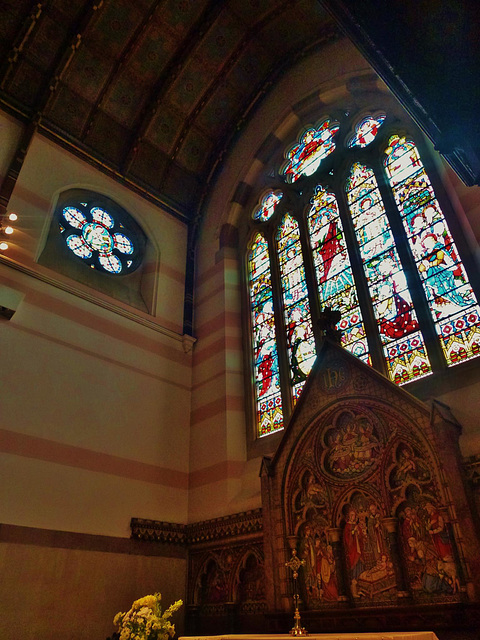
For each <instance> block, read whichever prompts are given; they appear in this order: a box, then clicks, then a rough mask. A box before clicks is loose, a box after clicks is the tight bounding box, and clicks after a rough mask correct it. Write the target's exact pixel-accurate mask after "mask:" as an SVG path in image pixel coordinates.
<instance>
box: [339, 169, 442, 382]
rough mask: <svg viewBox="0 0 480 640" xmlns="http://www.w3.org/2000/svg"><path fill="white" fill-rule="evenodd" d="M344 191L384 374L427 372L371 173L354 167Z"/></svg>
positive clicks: (401, 376) (398, 376)
mask: <svg viewBox="0 0 480 640" xmlns="http://www.w3.org/2000/svg"><path fill="white" fill-rule="evenodd" d="M345 188H346V191H347V199H348V204H349V207H350V213H351V216H352V221H353V226H354V227H355V234H356V237H357V241H358V246H359V249H360V255H361V258H362V262H363V266H364V269H365V275H366V278H367V282H368V287H369V291H370V296H371V299H372V304H373V311H374V314H375V318H376V320H377V322H378V328H379V332H380V337H381V340H382V344H383V350H384V354H385V360H386V363H387V370H388V374H389V376H390V379H391V380H393V381H394V382H397V383H402V382H403V383H404V382H408V381H410V380H413V379H414V378H418V377H420V376H421V375H426V374H428V373H430V371H431V367H430V363H429V360H428V356H427V353H426V350H425V343H424V340H423V336H422V333H421V331H420V329H419V324H418V320H417V315H416V313H415V309H414V308H413V304H412V299H411V296H410V292H409V290H408V286H407V281H406V278H405V273H404V271H403V268H402V265H401V263H400V259H399V256H398V252H397V249H396V247H395V240H394V237H393V233H392V230H391V228H390V225H389V222H388V219H387V216H386V213H385V208H384V206H383V201H382V198H381V196H380V192H379V190H378V185H377V181H376V179H375V175H374V173H373V171H372V170H371V169H369V168H368V167H367V166H365V165H363V164H360V163H358V162H356V163H354V164H353V166H352V168H351V171H350V175H349V177H348V180H347V182H346V185H345Z"/></svg>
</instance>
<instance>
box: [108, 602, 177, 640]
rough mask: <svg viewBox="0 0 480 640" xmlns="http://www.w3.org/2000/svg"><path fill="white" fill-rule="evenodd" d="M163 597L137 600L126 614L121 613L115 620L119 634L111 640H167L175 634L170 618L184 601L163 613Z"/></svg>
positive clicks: (171, 606)
mask: <svg viewBox="0 0 480 640" xmlns="http://www.w3.org/2000/svg"><path fill="white" fill-rule="evenodd" d="M161 599H162V595H161V594H160V593H155V594H153V595H151V596H145V597H144V598H140V599H139V600H135V602H134V603H133V604H132V607H131V609H130V610H129V611H127V612H126V613H123V612H122V611H120V613H117V615H116V616H115V618H114V619H113V624H114V625H115V626H116V627H117V629H118V632H117V633H115V634H114V635H113V636H112V639H111V640H117V639H118V640H167V639H168V638H169V636H170V637H173V635H174V634H175V625H174V624H172V623H171V622H170V620H169V618H170V617H171V616H172V613H174V612H175V611H177V610H178V609H180V607H181V606H182V604H183V601H182V600H177V601H176V602H175V603H174V604H172V605H170V606H169V607H168V609H166V610H165V611H164V612H163V613H162V607H161V604H160V603H161Z"/></svg>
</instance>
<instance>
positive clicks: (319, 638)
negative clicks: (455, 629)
mask: <svg viewBox="0 0 480 640" xmlns="http://www.w3.org/2000/svg"><path fill="white" fill-rule="evenodd" d="M293 637H294V636H292V635H290V634H268V633H265V634H258V635H254V634H233V635H217V636H183V637H181V638H179V640H290V639H291V638H293ZM306 637H307V638H309V640H438V637H437V636H436V635H435V633H433V631H406V632H401V631H400V632H382V633H312V634H309V635H308V636H306Z"/></svg>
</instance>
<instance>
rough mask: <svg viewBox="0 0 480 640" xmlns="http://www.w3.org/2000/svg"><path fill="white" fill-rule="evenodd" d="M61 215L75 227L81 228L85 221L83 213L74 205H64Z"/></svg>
mask: <svg viewBox="0 0 480 640" xmlns="http://www.w3.org/2000/svg"><path fill="white" fill-rule="evenodd" d="M63 217H64V218H65V220H66V221H67V222H68V223H69V224H71V225H72V227H74V228H75V229H81V228H82V227H83V225H84V224H85V223H86V221H87V219H86V218H85V216H84V215H83V213H82V212H81V211H79V210H78V209H77V208H76V207H65V208H64V210H63Z"/></svg>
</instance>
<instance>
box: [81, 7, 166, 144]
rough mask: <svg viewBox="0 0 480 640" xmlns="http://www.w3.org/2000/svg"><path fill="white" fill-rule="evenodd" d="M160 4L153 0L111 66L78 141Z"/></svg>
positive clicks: (88, 131) (83, 137)
mask: <svg viewBox="0 0 480 640" xmlns="http://www.w3.org/2000/svg"><path fill="white" fill-rule="evenodd" d="M162 2H164V0H155V2H154V3H153V4H152V6H151V7H150V9H149V10H148V12H147V13H146V14H145V16H144V18H143V20H142V22H141V23H140V24H139V25H138V27H137V28H136V29H135V32H134V33H133V35H132V36H131V38H130V40H129V41H128V43H127V45H126V47H125V49H124V50H123V53H122V55H121V56H120V57H119V59H118V60H117V62H116V63H115V64H114V65H113V66H112V69H111V71H110V73H109V74H108V78H107V80H106V81H105V83H104V85H103V87H102V89H101V91H100V93H99V95H98V98H97V100H96V101H95V103H94V105H93V107H92V110H91V112H90V115H89V116H88V118H87V120H86V122H85V124H84V126H83V129H82V132H81V134H80V140H85V138H86V137H87V136H88V134H89V133H90V130H91V128H92V125H93V123H94V121H95V119H96V117H97V115H98V112H99V111H100V109H101V108H102V105H103V102H104V100H105V96H106V94H107V92H108V89H109V88H110V87H111V85H112V83H113V81H114V80H115V79H116V78H117V77H118V74H119V72H120V70H121V69H122V67H123V66H124V65H125V63H126V62H127V61H128V58H129V56H130V55H131V54H132V52H133V50H134V48H135V45H136V43H137V42H138V40H139V38H140V36H141V35H142V33H143V32H144V31H145V29H146V27H147V25H148V23H149V22H150V20H151V19H152V17H153V15H154V13H155V12H156V10H157V9H158V7H159V5H160V4H162Z"/></svg>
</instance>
